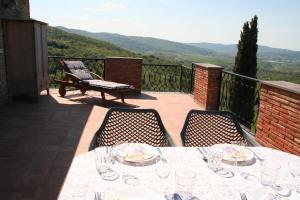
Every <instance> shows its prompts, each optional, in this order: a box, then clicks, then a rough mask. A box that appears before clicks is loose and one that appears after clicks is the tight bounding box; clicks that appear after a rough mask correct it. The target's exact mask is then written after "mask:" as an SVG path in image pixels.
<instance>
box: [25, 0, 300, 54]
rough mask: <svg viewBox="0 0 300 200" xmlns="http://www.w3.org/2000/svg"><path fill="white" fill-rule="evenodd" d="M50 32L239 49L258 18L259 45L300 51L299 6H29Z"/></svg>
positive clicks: (69, 2) (218, 1)
mask: <svg viewBox="0 0 300 200" xmlns="http://www.w3.org/2000/svg"><path fill="white" fill-rule="evenodd" d="M30 7H31V8H30V12H31V17H32V18H34V19H37V20H41V21H45V22H47V23H49V25H51V26H65V27H68V28H76V29H83V30H87V31H91V32H110V33H119V34H122V35H134V36H146V37H157V38H162V39H168V40H172V41H178V42H215V43H224V44H234V43H237V42H238V40H239V37H240V31H241V29H242V26H243V23H244V22H246V21H249V20H251V18H252V17H253V16H254V15H255V14H256V15H257V16H258V28H259V36H258V43H259V44H261V45H267V46H271V47H277V48H287V49H292V50H299V51H300V0H251V1H246V0H30Z"/></svg>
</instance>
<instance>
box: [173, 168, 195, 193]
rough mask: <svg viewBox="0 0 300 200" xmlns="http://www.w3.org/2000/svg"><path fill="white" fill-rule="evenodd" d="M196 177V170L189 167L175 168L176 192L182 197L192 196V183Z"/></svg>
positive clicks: (193, 183)
mask: <svg viewBox="0 0 300 200" xmlns="http://www.w3.org/2000/svg"><path fill="white" fill-rule="evenodd" d="M196 179H197V173H196V171H193V170H189V169H186V168H185V169H177V170H176V171H175V187H176V192H177V193H178V194H180V196H181V197H183V199H189V198H191V197H192V193H193V189H194V185H195V182H196Z"/></svg>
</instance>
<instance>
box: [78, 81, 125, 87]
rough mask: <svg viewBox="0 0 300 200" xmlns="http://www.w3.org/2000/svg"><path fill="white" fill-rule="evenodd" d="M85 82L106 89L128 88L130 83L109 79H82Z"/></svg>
mask: <svg viewBox="0 0 300 200" xmlns="http://www.w3.org/2000/svg"><path fill="white" fill-rule="evenodd" d="M82 82H83V83H85V84H89V85H90V86H94V87H101V88H107V89H121V88H130V87H131V86H130V85H127V84H123V83H115V82H110V81H103V80H98V79H94V80H83V81H82Z"/></svg>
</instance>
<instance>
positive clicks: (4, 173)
mask: <svg viewBox="0 0 300 200" xmlns="http://www.w3.org/2000/svg"><path fill="white" fill-rule="evenodd" d="M91 110H92V106H87V105H81V104H79V105H67V104H59V103H58V102H57V101H55V99H54V98H53V97H51V96H41V98H40V101H39V102H36V103H33V102H30V101H15V102H13V103H10V104H8V105H5V106H2V107H0V113H1V114H0V177H1V178H0V199H5V200H10V199H12V200H14V199H18V200H20V199H22V200H23V199H31V200H35V199H39V200H40V199H43V200H47V199H49V200H50V199H51V200H54V199H57V197H58V195H59V192H60V189H61V187H62V185H63V181H64V179H65V176H66V174H67V172H68V170H69V167H70V165H71V162H72V159H73V157H74V155H75V151H76V148H77V145H78V142H79V140H80V137H81V135H82V132H83V129H84V127H85V124H86V122H87V120H88V117H89V115H90V113H91Z"/></svg>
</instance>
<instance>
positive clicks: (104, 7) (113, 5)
mask: <svg viewBox="0 0 300 200" xmlns="http://www.w3.org/2000/svg"><path fill="white" fill-rule="evenodd" d="M124 8H125V5H124V4H122V3H117V2H111V1H108V2H104V3H103V4H101V5H99V6H95V7H87V8H84V10H85V11H91V12H105V11H112V10H120V9H124Z"/></svg>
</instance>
